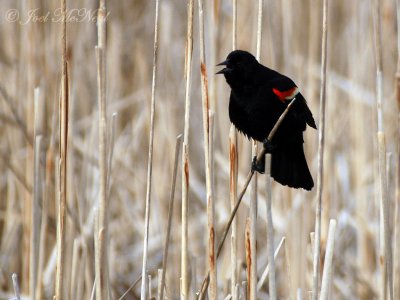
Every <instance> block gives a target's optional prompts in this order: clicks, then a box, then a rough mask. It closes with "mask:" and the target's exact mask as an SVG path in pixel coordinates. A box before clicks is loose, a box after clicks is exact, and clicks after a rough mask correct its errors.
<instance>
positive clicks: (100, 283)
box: [95, 0, 110, 300]
mask: <svg viewBox="0 0 400 300" xmlns="http://www.w3.org/2000/svg"><path fill="white" fill-rule="evenodd" d="M106 15H107V9H106V1H105V0H100V3H99V10H98V16H97V35H98V44H97V47H96V60H97V99H98V107H99V123H98V126H99V169H100V191H99V205H98V211H97V212H98V219H97V222H98V224H97V234H96V235H95V239H96V240H97V243H96V244H95V245H96V248H95V249H96V250H95V273H96V279H97V282H96V299H99V300H106V299H108V298H109V293H110V292H109V270H108V263H109V259H108V210H109V209H108V207H109V201H108V197H107V195H108V190H107V177H108V175H107V172H108V171H107V162H108V159H107V113H106V110H107V99H106V82H107V70H106V69H107V61H106V47H107V45H106Z"/></svg>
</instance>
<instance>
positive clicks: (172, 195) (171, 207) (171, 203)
mask: <svg viewBox="0 0 400 300" xmlns="http://www.w3.org/2000/svg"><path fill="white" fill-rule="evenodd" d="M181 144H182V135H181V134H180V135H178V136H177V137H176V143H175V158H174V169H173V171H172V182H171V190H170V196H169V207H168V224H167V235H166V237H165V243H164V253H163V264H162V277H161V283H160V285H161V287H160V297H159V299H160V300H163V299H164V285H165V276H166V273H167V262H168V247H169V241H170V237H171V226H172V214H173V212H174V199H175V186H176V174H177V173H178V159H179V152H180V148H181Z"/></svg>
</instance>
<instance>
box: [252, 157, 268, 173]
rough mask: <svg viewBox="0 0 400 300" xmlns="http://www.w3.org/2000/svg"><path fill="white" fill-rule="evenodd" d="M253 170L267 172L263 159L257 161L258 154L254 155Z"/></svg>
mask: <svg viewBox="0 0 400 300" xmlns="http://www.w3.org/2000/svg"><path fill="white" fill-rule="evenodd" d="M251 170H252V171H253V172H258V173H260V174H264V172H265V164H264V163H263V161H261V162H257V155H254V157H253V161H252V163H251Z"/></svg>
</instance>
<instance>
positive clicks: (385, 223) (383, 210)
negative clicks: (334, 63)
mask: <svg viewBox="0 0 400 300" xmlns="http://www.w3.org/2000/svg"><path fill="white" fill-rule="evenodd" d="M373 21H374V22H373V23H374V24H373V25H374V41H375V43H374V44H375V60H376V93H377V101H376V111H377V122H378V133H377V134H378V159H379V164H378V165H379V182H380V190H379V198H380V226H381V230H380V232H381V237H382V238H381V247H380V248H381V251H380V252H381V253H380V262H381V266H382V271H381V298H382V299H386V297H387V288H388V285H389V299H393V269H392V266H393V264H392V241H391V235H390V226H389V210H390V209H391V208H390V207H389V197H388V190H387V177H386V176H387V174H386V142H385V134H384V130H383V112H382V100H383V63H382V61H383V57H382V29H381V23H382V22H381V1H380V0H374V8H373Z"/></svg>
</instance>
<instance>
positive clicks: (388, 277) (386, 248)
mask: <svg viewBox="0 0 400 300" xmlns="http://www.w3.org/2000/svg"><path fill="white" fill-rule="evenodd" d="M378 157H379V181H380V209H381V214H380V216H381V218H382V217H383V220H381V222H380V224H381V226H383V228H381V233H383V239H382V242H383V243H382V244H383V246H382V248H383V249H382V250H383V253H381V257H380V258H381V259H380V261H381V262H382V263H383V266H382V273H384V274H383V275H382V279H383V283H382V291H381V292H382V293H383V295H386V290H387V288H388V287H389V299H390V300H392V299H393V257H392V238H391V233H390V225H389V212H390V210H391V209H392V208H391V207H390V203H389V195H388V186H387V173H386V141H385V134H384V133H383V132H378ZM385 299H386V297H385Z"/></svg>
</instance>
